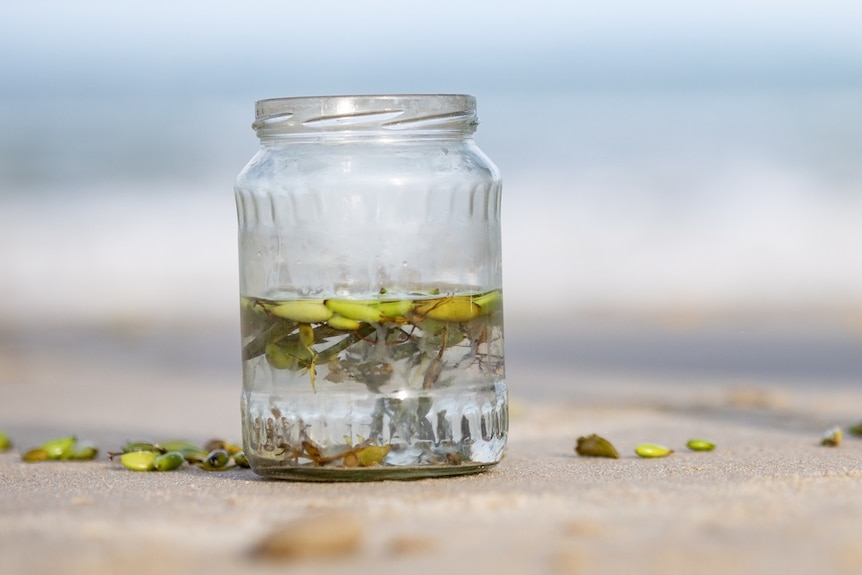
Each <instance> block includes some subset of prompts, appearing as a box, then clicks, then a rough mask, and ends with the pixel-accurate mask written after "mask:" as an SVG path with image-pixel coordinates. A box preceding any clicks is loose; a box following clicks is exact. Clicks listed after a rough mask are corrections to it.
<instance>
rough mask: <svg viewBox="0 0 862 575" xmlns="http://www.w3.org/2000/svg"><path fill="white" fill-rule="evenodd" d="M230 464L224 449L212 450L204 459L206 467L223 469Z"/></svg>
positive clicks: (228, 456)
mask: <svg viewBox="0 0 862 575" xmlns="http://www.w3.org/2000/svg"><path fill="white" fill-rule="evenodd" d="M229 462H230V455H229V454H228V452H227V451H225V450H224V449H213V450H212V451H210V452H209V454H208V455H207V456H206V459H204V464H206V465H207V466H208V467H216V468H218V467H224V466H225V465H227V464H228V463H229Z"/></svg>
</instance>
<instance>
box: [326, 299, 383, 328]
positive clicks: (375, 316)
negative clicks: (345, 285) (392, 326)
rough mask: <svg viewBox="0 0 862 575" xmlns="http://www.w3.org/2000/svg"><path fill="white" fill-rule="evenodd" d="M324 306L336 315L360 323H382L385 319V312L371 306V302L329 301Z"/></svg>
mask: <svg viewBox="0 0 862 575" xmlns="http://www.w3.org/2000/svg"><path fill="white" fill-rule="evenodd" d="M324 304H326V307H328V308H329V309H331V310H332V311H333V312H334V313H337V314H338V315H340V316H343V317H346V318H348V319H352V320H356V321H360V322H361V321H364V322H367V323H380V320H381V319H382V318H383V312H382V311H380V308H379V307H375V306H372V305H369V304H370V302H357V301H350V300H343V299H328V300H326V301H325V302H324Z"/></svg>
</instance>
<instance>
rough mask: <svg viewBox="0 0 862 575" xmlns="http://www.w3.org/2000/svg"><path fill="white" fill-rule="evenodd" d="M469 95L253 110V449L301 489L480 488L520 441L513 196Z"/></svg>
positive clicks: (244, 206)
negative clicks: (509, 279)
mask: <svg viewBox="0 0 862 575" xmlns="http://www.w3.org/2000/svg"><path fill="white" fill-rule="evenodd" d="M477 123H478V122H477V117H476V102H475V99H474V98H473V97H472V96H464V95H388V96H387V95H380V96H335V97H316V98H315V97H312V98H282V99H272V100H262V101H259V102H257V105H256V120H255V122H254V124H253V128H254V129H255V131H256V133H257V136H258V137H259V138H260V150H259V151H258V152H257V154H256V155H255V156H254V157H253V158H252V159H251V161H250V162H249V163H248V165H247V166H246V167H245V168H244V169H243V170H242V172H241V173H240V174H239V176H238V178H237V181H236V187H235V191H236V203H237V212H238V219H239V260H240V292H241V293H240V296H241V297H240V305H241V321H242V338H243V339H242V345H243V347H242V359H243V393H242V421H243V443H244V448H245V453H246V455H247V456H248V460H249V463H250V464H251V466H252V469H253V470H254V471H255V472H256V473H258V474H260V475H263V476H267V477H280V478H288V479H297V480H325V481H329V480H370V479H400V478H416V477H428V476H439V475H460V474H466V473H473V472H477V471H483V470H486V469H488V468H489V467H491V466H493V465H494V464H496V463H498V462H499V461H500V458H501V456H502V454H503V449H504V447H505V444H506V438H507V434H508V411H507V393H506V383H505V368H504V361H503V306H502V297H503V294H502V266H501V253H500V192H501V179H500V174H499V171H498V170H497V168H496V167H495V166H494V164H493V163H491V161H490V160H489V159H488V158H487V157H486V156H485V155H484V154H483V153H482V152H481V150H480V149H479V148H478V146H477V145H476V143H475V142H474V140H473V137H472V134H473V132H474V131H475V129H476V126H477Z"/></svg>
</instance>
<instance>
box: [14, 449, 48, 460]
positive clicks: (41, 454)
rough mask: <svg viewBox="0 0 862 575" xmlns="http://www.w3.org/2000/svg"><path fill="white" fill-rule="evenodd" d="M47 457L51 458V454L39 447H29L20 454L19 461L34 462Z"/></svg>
mask: <svg viewBox="0 0 862 575" xmlns="http://www.w3.org/2000/svg"><path fill="white" fill-rule="evenodd" d="M49 459H51V454H50V453H48V452H47V451H45V450H44V449H42V448H41V447H37V448H35V449H31V450H29V451H27V452H25V453H23V454H22V455H21V461H26V462H27V463H35V462H36V461H48V460H49Z"/></svg>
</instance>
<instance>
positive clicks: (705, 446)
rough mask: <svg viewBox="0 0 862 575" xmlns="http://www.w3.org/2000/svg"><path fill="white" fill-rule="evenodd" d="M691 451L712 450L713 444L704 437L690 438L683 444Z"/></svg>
mask: <svg viewBox="0 0 862 575" xmlns="http://www.w3.org/2000/svg"><path fill="white" fill-rule="evenodd" d="M685 445H686V447H688V448H689V449H691V450H692V451H712V450H713V449H715V444H714V443H712V442H710V441H707V440H705V439H691V440H689V442H688V443H686V444H685Z"/></svg>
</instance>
